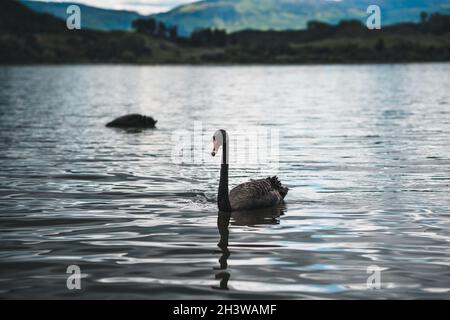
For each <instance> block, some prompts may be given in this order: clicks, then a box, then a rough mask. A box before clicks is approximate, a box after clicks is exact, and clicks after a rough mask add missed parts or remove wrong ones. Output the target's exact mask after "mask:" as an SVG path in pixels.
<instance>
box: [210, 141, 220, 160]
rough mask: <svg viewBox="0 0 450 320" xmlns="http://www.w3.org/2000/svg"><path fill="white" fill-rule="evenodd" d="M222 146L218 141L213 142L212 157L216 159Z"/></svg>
mask: <svg viewBox="0 0 450 320" xmlns="http://www.w3.org/2000/svg"><path fill="white" fill-rule="evenodd" d="M219 147H220V145H219V144H218V143H217V141H216V140H214V141H213V150H212V152H211V155H212V156H213V157H214V156H215V155H216V153H217V151H218V150H219Z"/></svg>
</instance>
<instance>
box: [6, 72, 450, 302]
mask: <svg viewBox="0 0 450 320" xmlns="http://www.w3.org/2000/svg"><path fill="white" fill-rule="evenodd" d="M449 75H450V65H449V64H423V65H377V66H298V67H297V66H292V67H291V66H285V67H270V66H268V67H264V66H253V67H189V66H186V67H183V66H181V67H162V66H161V67H141V66H55V67H53V66H52V67H50V66H42V67H35V66H30V67H0V83H1V86H0V146H1V154H0V228H1V231H0V232H1V233H0V242H1V247H0V269H1V274H0V297H2V298H25V297H26V298H119V299H121V298H144V299H165V298H192V299H206V298H217V299H222V298H296V299H299V298H300V299H301V298H369V299H372V298H373V299H378V298H450V243H449V242H450V231H449V228H450V222H449V219H450V209H449V207H450V196H449V194H450V188H449V183H450V90H449V88H450V78H449ZM131 112H139V113H144V114H148V115H152V116H154V117H155V118H156V119H157V120H158V121H159V122H158V124H157V129H155V130H147V131H141V132H139V131H136V132H126V131H122V130H116V129H110V128H106V127H105V126H104V124H105V123H106V122H108V121H109V120H111V119H112V118H114V117H116V116H120V115H123V114H126V113H131ZM199 127H201V128H200V129H199ZM220 127H223V128H226V129H228V131H229V133H230V135H231V136H232V135H233V132H235V131H239V130H248V128H250V127H251V128H263V129H267V130H278V135H279V162H278V169H277V168H275V167H271V169H270V170H266V169H267V167H266V164H264V163H260V164H259V165H255V164H253V165H250V164H248V165H246V164H245V163H242V162H236V163H233V161H231V164H230V184H231V186H233V185H236V184H238V183H241V182H244V181H246V180H248V179H250V178H257V177H258V176H264V175H267V174H270V173H272V172H273V173H276V174H277V175H278V176H279V177H280V179H281V180H282V182H283V183H284V184H286V185H287V186H289V188H290V191H289V194H288V196H287V197H286V203H285V205H284V206H283V207H282V208H279V209H274V210H265V211H259V212H258V211H256V212H254V213H252V214H248V213H246V214H233V215H232V216H231V217H229V216H226V215H223V214H221V215H218V211H217V207H216V204H215V197H216V192H217V187H218V177H219V168H220V159H217V158H211V157H210V156H209V154H208V151H210V145H209V144H207V145H206V146H204V149H203V148H200V149H198V150H200V151H199V152H200V153H202V155H200V161H199V160H198V158H197V160H196V161H193V160H192V161H189V159H187V160H186V159H185V160H184V161H183V162H180V161H177V157H176V154H177V152H178V151H179V150H178V148H179V145H180V143H179V140H178V139H181V138H180V136H179V135H177V134H176V133H177V132H180V130H185V132H186V135H187V136H188V138H189V137H190V134H191V133H192V132H193V130H194V128H196V130H197V131H198V130H201V132H203V133H204V134H205V137H206V138H205V139H206V140H205V141H207V142H208V143H209V140H210V138H211V137H212V135H213V133H214V131H215V130H216V129H218V128H220ZM184 138H186V136H185V137H184ZM196 150H197V149H196ZM193 153H194V154H195V155H194V158H195V157H196V156H197V157H198V156H199V155H198V152H197V151H194V152H193ZM174 155H175V156H174ZM69 265H78V266H79V267H80V268H81V271H82V273H83V277H82V280H81V285H82V289H81V290H79V291H77V290H74V291H70V290H68V289H67V288H66V279H67V276H68V274H66V269H67V267H68V266H69ZM369 266H378V267H379V268H380V269H381V270H382V271H381V289H380V290H369V289H368V288H367V285H366V281H367V278H368V276H370V274H368V273H367V268H368V267H369Z"/></svg>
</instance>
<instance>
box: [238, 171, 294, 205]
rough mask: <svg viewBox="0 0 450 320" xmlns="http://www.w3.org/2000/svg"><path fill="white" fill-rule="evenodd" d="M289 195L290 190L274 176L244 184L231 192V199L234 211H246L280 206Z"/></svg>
mask: <svg viewBox="0 0 450 320" xmlns="http://www.w3.org/2000/svg"><path fill="white" fill-rule="evenodd" d="M287 193H288V188H287V187H284V186H283V185H282V184H281V182H280V181H279V180H278V178H277V177H276V176H274V177H269V178H266V179H259V180H251V181H249V182H245V183H242V184H240V185H238V186H236V187H235V188H233V189H232V190H231V191H230V196H229V198H230V204H231V208H232V209H233V210H246V209H255V208H263V207H270V206H274V205H278V204H280V203H281V202H282V201H283V199H284V197H285V196H286V194H287Z"/></svg>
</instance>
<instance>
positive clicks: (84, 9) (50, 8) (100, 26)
mask: <svg viewBox="0 0 450 320" xmlns="http://www.w3.org/2000/svg"><path fill="white" fill-rule="evenodd" d="M20 2H21V3H23V4H24V5H26V6H27V7H28V8H30V9H32V10H33V11H35V12H41V13H49V14H51V15H53V16H56V17H58V18H61V19H66V18H67V16H68V15H67V13H66V10H67V7H68V6H69V5H70V4H77V3H61V2H41V1H28V0H20ZM77 5H78V6H79V7H80V9H81V27H82V28H83V29H94V30H104V31H111V30H131V24H132V22H133V21H134V20H136V19H139V18H143V17H144V16H142V15H140V14H138V13H137V12H133V11H123V10H108V9H100V8H96V7H91V6H87V5H82V4H77Z"/></svg>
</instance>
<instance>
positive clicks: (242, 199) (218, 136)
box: [211, 130, 289, 212]
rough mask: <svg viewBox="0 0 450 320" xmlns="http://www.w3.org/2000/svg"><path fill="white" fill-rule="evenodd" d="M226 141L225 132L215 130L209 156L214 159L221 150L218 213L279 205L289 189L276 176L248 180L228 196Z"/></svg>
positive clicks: (226, 135)
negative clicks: (220, 149)
mask: <svg viewBox="0 0 450 320" xmlns="http://www.w3.org/2000/svg"><path fill="white" fill-rule="evenodd" d="M228 141H229V140H228V134H227V132H226V131H225V130H217V131H216V133H215V134H214V136H213V151H212V152H211V155H212V156H213V157H214V156H215V155H216V153H217V152H218V150H219V148H220V146H222V150H223V151H222V165H221V168H220V183H219V193H218V196H217V205H218V207H219V211H224V212H231V211H241V210H251V209H257V208H265V207H271V206H276V205H279V204H281V203H282V202H283V199H284V197H285V196H286V194H287V193H288V190H289V189H288V188H287V187H285V186H283V185H282V184H281V182H280V181H279V180H278V178H277V177H276V176H274V177H269V178H266V179H259V180H250V181H249V182H245V183H242V184H240V185H238V186H236V187H234V188H233V189H232V190H231V191H230V193H229V194H228V145H229V143H228Z"/></svg>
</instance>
